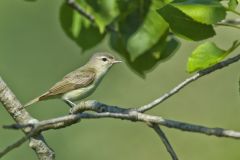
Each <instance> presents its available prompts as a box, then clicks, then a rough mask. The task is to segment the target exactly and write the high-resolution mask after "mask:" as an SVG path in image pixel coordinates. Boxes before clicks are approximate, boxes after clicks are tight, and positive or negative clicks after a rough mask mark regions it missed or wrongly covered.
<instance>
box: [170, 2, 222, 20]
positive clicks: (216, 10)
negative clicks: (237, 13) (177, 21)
mask: <svg viewBox="0 0 240 160" xmlns="http://www.w3.org/2000/svg"><path fill="white" fill-rule="evenodd" d="M172 5H173V6H174V7H176V8H178V9H180V10H181V11H182V12H183V13H185V14H186V15H188V16H189V17H191V18H192V19H194V20H195V21H197V22H200V23H204V24H215V23H217V22H219V21H221V20H223V19H224V18H225V16H226V9H225V8H224V7H223V6H222V4H221V3H220V2H219V1H216V0H187V1H184V2H181V3H172Z"/></svg>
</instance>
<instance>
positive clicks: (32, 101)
mask: <svg viewBox="0 0 240 160" xmlns="http://www.w3.org/2000/svg"><path fill="white" fill-rule="evenodd" d="M38 101H40V97H37V98H35V99H33V100H31V101H30V102H28V103H27V104H25V105H24V108H26V107H28V106H30V105H32V104H33V103H36V102H38Z"/></svg>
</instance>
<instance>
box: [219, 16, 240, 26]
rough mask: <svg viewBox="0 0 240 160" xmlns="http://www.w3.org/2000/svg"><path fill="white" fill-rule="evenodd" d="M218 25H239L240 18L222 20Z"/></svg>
mask: <svg viewBox="0 0 240 160" xmlns="http://www.w3.org/2000/svg"><path fill="white" fill-rule="evenodd" d="M219 23H225V24H233V25H240V18H236V19H224V20H222V21H221V22H219Z"/></svg>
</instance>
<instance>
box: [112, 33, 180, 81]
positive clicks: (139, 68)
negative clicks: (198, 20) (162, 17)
mask: <svg viewBox="0 0 240 160" xmlns="http://www.w3.org/2000/svg"><path fill="white" fill-rule="evenodd" d="M167 35H168V31H165V33H164V35H163V36H162V38H161V39H160V40H159V41H158V42H157V43H156V44H155V45H154V46H153V47H152V48H150V49H149V50H148V51H146V52H144V54H142V55H141V56H139V57H137V58H136V59H135V60H134V61H131V60H130V53H129V52H128V51H127V50H126V47H125V44H124V43H125V42H124V39H123V37H122V36H121V34H119V33H113V34H111V37H110V44H111V46H112V48H113V49H114V50H116V51H117V52H118V53H120V54H121V55H122V56H123V57H124V58H125V59H126V63H127V64H128V66H129V67H130V68H131V69H132V70H133V71H134V72H136V73H137V74H138V75H140V76H141V77H145V74H146V73H147V72H148V71H150V70H152V69H153V68H154V67H156V66H157V64H159V63H160V62H163V61H164V60H167V59H168V58H170V57H171V56H172V55H173V54H174V53H175V51H176V50H177V49H178V47H179V45H180V42H179V41H177V40H176V39H175V38H173V37H171V36H167Z"/></svg>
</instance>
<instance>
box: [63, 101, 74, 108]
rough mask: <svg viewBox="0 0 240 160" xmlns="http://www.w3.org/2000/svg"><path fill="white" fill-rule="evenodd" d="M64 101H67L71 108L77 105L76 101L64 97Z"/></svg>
mask: <svg viewBox="0 0 240 160" xmlns="http://www.w3.org/2000/svg"><path fill="white" fill-rule="evenodd" d="M64 102H65V103H67V105H68V106H69V107H70V108H73V107H75V106H76V104H75V103H73V102H72V101H70V100H69V99H64Z"/></svg>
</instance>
